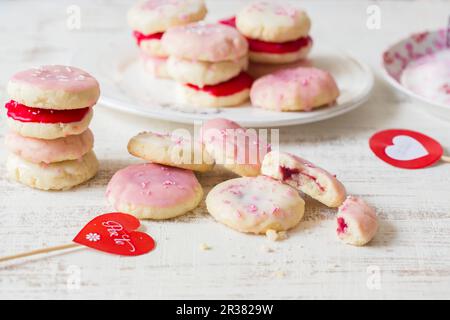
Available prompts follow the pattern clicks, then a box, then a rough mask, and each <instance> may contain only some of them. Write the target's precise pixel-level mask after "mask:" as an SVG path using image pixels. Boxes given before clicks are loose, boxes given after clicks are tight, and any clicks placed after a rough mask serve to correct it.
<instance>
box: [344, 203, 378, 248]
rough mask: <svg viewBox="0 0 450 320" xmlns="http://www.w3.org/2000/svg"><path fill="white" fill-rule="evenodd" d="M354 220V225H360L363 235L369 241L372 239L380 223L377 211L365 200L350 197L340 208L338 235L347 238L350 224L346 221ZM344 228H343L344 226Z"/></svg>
mask: <svg viewBox="0 0 450 320" xmlns="http://www.w3.org/2000/svg"><path fill="white" fill-rule="evenodd" d="M349 220H352V221H353V223H356V224H358V226H359V228H360V229H361V234H362V235H363V236H364V237H367V239H371V238H372V237H373V236H374V235H375V233H376V231H377V229H378V221H377V214H376V212H375V210H374V209H373V208H372V207H370V206H369V205H368V204H367V203H366V202H365V201H364V200H363V199H361V198H358V197H353V196H349V197H347V199H346V200H345V201H344V203H343V204H342V205H341V206H340V207H339V212H338V217H337V223H338V228H337V233H338V235H339V236H345V234H346V232H347V231H349V232H351V230H349V229H348V223H347V222H346V221H349ZM344 224H345V228H343V227H342V226H344Z"/></svg>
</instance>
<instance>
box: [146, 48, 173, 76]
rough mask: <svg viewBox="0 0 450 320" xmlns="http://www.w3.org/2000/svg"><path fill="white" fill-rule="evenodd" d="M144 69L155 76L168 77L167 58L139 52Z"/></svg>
mask: <svg viewBox="0 0 450 320" xmlns="http://www.w3.org/2000/svg"><path fill="white" fill-rule="evenodd" d="M141 60H142V63H143V65H144V70H145V71H146V72H147V73H149V74H150V75H152V76H153V77H155V78H162V79H168V78H170V75H169V73H168V70H167V58H159V57H152V56H148V55H146V54H141Z"/></svg>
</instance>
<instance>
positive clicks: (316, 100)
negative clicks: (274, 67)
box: [250, 67, 339, 111]
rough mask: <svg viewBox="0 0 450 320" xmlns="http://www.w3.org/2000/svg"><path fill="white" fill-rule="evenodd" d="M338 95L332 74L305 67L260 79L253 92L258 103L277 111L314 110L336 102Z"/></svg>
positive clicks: (252, 98)
mask: <svg viewBox="0 0 450 320" xmlns="http://www.w3.org/2000/svg"><path fill="white" fill-rule="evenodd" d="M338 96H339V89H338V87H337V85H336V82H335V81H334V79H333V76H332V75H331V74H329V73H328V72H326V71H323V70H320V69H317V68H303V67H299V68H295V69H285V70H281V71H277V72H275V73H273V74H269V75H267V76H264V77H262V78H259V79H258V80H256V81H255V83H254V84H253V86H252V89H251V92H250V98H251V101H252V104H253V105H254V106H257V107H261V108H264V109H269V110H275V111H310V110H312V109H313V108H318V107H322V106H325V105H329V104H331V103H333V102H335V101H336V99H337V97H338Z"/></svg>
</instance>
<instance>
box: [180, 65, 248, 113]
mask: <svg viewBox="0 0 450 320" xmlns="http://www.w3.org/2000/svg"><path fill="white" fill-rule="evenodd" d="M252 84H253V79H252V77H250V76H249V75H248V74H247V73H244V72H242V73H240V74H239V75H238V76H237V77H235V78H232V79H230V80H228V81H226V82H222V83H219V84H216V85H211V86H210V85H207V86H203V87H199V86H196V85H193V84H180V85H179V86H178V91H177V93H178V97H179V99H180V102H181V103H183V104H187V105H191V106H199V107H214V108H219V107H223V108H225V107H234V106H238V105H240V104H242V103H244V102H245V101H247V100H248V98H249V96H250V88H251V86H252Z"/></svg>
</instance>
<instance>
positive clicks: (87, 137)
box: [5, 129, 94, 164]
mask: <svg viewBox="0 0 450 320" xmlns="http://www.w3.org/2000/svg"><path fill="white" fill-rule="evenodd" d="M5 145H6V148H7V149H8V150H9V151H10V152H12V153H14V154H16V155H17V156H19V157H21V158H22V159H24V160H26V161H29V162H33V163H41V162H42V163H47V164H49V163H53V162H61V161H66V160H76V159H80V158H82V157H83V156H84V155H85V154H87V153H88V152H89V151H91V150H92V147H93V145H94V136H93V134H92V132H91V130H89V129H87V130H86V131H85V132H83V133H81V134H79V135H75V136H68V137H66V138H59V139H55V140H44V139H36V138H28V137H24V136H21V135H20V134H17V133H16V132H14V131H11V132H9V133H7V134H6V136H5Z"/></svg>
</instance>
